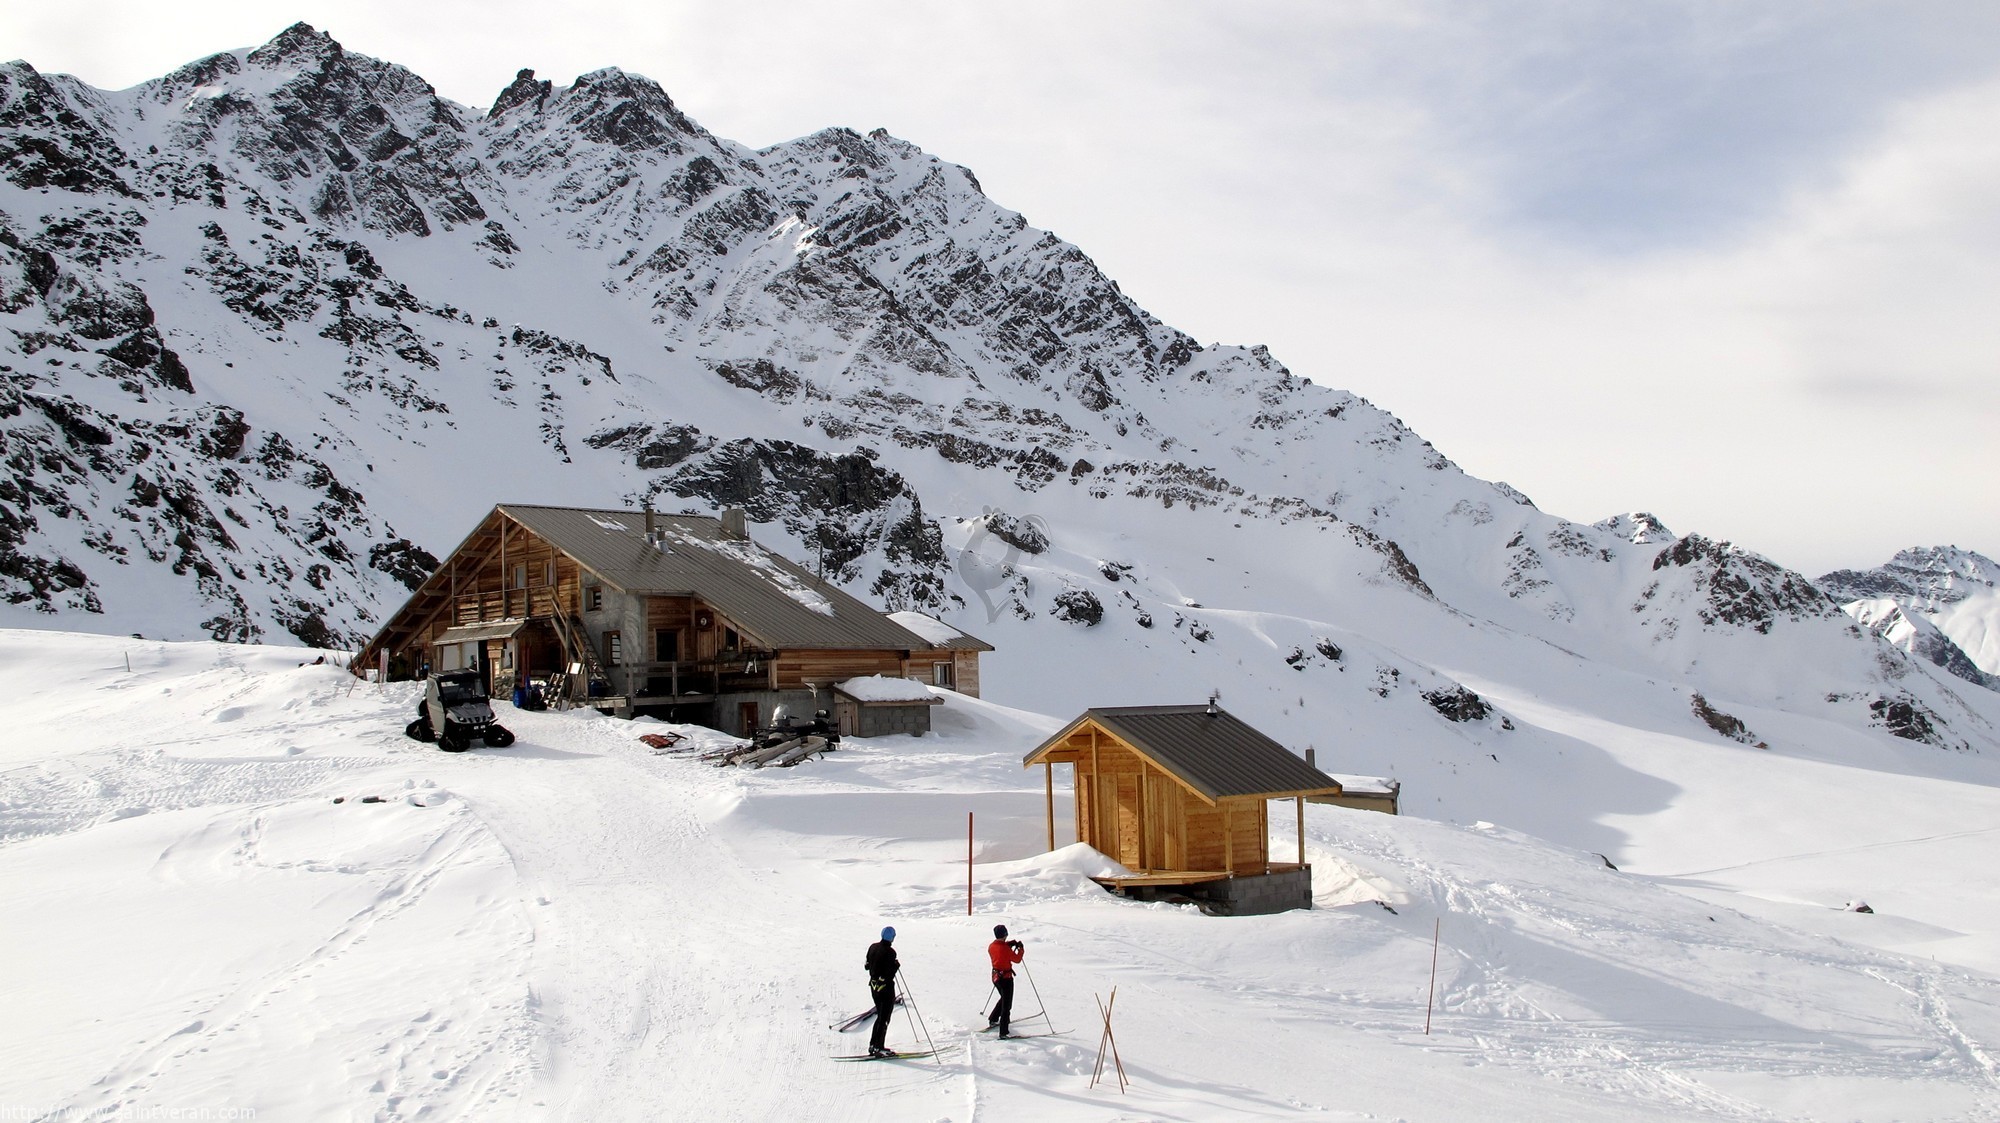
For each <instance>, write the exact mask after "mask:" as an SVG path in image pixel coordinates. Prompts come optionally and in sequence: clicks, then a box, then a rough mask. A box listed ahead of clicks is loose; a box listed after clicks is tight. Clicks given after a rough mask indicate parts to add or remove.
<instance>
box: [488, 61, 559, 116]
mask: <svg viewBox="0 0 2000 1123" xmlns="http://www.w3.org/2000/svg"><path fill="white" fill-rule="evenodd" d="M554 87H555V83H554V82H551V81H549V80H547V79H543V80H542V81H539V82H537V81H535V72H534V70H533V69H531V68H528V67H523V68H521V70H520V71H518V72H517V73H516V74H515V75H514V80H513V81H512V82H510V83H508V85H507V88H506V89H504V90H501V91H500V96H499V97H496V98H494V99H493V108H492V109H489V110H487V111H486V115H487V116H488V117H498V116H500V115H501V114H502V113H505V112H507V111H508V110H509V109H512V108H514V107H515V106H518V105H527V104H529V103H531V102H532V103H533V104H534V109H533V112H535V113H540V112H541V111H542V108H543V107H544V106H546V105H547V104H548V101H549V91H550V90H552V89H553V88H554Z"/></svg>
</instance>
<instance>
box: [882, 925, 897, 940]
mask: <svg viewBox="0 0 2000 1123" xmlns="http://www.w3.org/2000/svg"><path fill="white" fill-rule="evenodd" d="M882 938H883V939H885V940H894V939H895V938H896V930H895V929H894V928H884V929H882Z"/></svg>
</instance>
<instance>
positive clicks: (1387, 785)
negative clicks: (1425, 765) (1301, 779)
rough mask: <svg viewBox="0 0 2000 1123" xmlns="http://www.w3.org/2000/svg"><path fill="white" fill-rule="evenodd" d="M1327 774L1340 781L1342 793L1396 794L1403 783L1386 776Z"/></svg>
mask: <svg viewBox="0 0 2000 1123" xmlns="http://www.w3.org/2000/svg"><path fill="white" fill-rule="evenodd" d="M1327 775H1329V776H1331V777H1333V778H1334V779H1335V780H1338V781H1340V791H1341V794H1342V795H1395V794H1396V793H1397V792H1398V791H1400V790H1401V789H1402V787H1403V785H1402V784H1401V783H1400V782H1399V781H1396V780H1391V779H1389V778H1388V777H1386V776H1349V775H1347V774H1346V773H1344V772H1329V773H1327Z"/></svg>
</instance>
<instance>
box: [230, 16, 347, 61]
mask: <svg viewBox="0 0 2000 1123" xmlns="http://www.w3.org/2000/svg"><path fill="white" fill-rule="evenodd" d="M345 53H346V52H344V51H343V50H342V49H341V46H340V44H339V43H336V42H334V39H333V36H331V35H328V34H327V33H326V32H324V31H319V30H317V29H315V28H314V27H313V25H311V24H309V23H306V22H305V21H303V20H301V21H299V22H298V23H295V24H293V25H292V26H290V27H288V28H286V29H284V30H283V31H280V32H279V33H278V34H277V35H276V36H275V37H273V38H272V40H271V41H270V42H268V43H266V44H264V45H263V46H261V47H258V48H257V49H256V50H253V51H251V52H250V55H249V62H250V65H252V66H259V67H263V68H264V69H266V70H281V69H292V68H297V69H313V70H323V69H325V68H326V67H328V66H329V65H331V64H333V63H334V62H336V61H338V60H339V59H340V58H341V56H342V55H343V54H345Z"/></svg>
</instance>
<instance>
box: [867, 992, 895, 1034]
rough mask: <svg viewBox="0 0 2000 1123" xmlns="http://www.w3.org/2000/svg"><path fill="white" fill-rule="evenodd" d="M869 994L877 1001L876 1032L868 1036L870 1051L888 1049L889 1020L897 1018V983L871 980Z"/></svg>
mask: <svg viewBox="0 0 2000 1123" xmlns="http://www.w3.org/2000/svg"><path fill="white" fill-rule="evenodd" d="M868 993H869V995H870V996H871V997H873V998H874V999H875V1031H874V1032H873V1033H871V1034H869V1035H868V1047H869V1048H870V1049H884V1048H887V1046H886V1045H884V1044H883V1042H885V1041H887V1040H888V1039H889V1019H890V1018H893V1017H895V1016H896V983H895V980H893V979H870V980H869V981H868Z"/></svg>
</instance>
